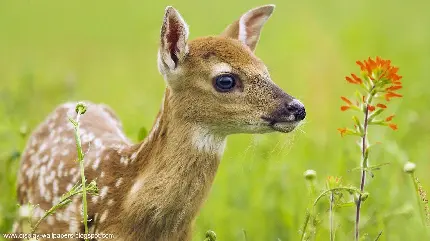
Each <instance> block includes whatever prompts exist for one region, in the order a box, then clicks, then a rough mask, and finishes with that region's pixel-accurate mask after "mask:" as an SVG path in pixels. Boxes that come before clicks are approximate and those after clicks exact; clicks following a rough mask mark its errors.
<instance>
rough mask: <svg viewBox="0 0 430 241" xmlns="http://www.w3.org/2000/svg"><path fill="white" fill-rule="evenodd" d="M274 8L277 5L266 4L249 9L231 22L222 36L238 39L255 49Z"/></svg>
mask: <svg viewBox="0 0 430 241" xmlns="http://www.w3.org/2000/svg"><path fill="white" fill-rule="evenodd" d="M274 9H275V5H265V6H261V7H258V8H254V9H251V10H249V11H248V12H247V13H245V14H243V15H242V16H241V17H240V19H239V20H237V21H236V22H234V23H232V24H230V25H229V26H228V27H227V28H226V29H225V30H224V32H223V33H222V34H221V36H224V37H229V38H234V39H238V40H240V41H242V42H243V43H244V44H245V45H247V46H248V47H249V48H250V49H251V50H252V51H254V50H255V47H256V46H257V43H258V40H259V39H260V33H261V29H262V28H263V25H264V23H266V21H267V20H268V19H269V17H270V15H272V13H273V10H274Z"/></svg>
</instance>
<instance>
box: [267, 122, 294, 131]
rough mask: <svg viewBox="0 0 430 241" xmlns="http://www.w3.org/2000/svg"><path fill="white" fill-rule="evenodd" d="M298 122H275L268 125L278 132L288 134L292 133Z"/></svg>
mask: <svg viewBox="0 0 430 241" xmlns="http://www.w3.org/2000/svg"><path fill="white" fill-rule="evenodd" d="M299 123H300V121H288V122H276V123H273V124H270V127H271V128H272V129H273V130H275V131H279V132H283V133H288V132H291V131H293V130H294V129H295V128H296V127H297V126H298V125H299Z"/></svg>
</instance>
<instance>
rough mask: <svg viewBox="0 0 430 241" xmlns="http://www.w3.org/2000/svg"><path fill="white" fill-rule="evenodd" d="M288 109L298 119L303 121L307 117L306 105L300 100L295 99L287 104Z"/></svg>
mask: <svg viewBox="0 0 430 241" xmlns="http://www.w3.org/2000/svg"><path fill="white" fill-rule="evenodd" d="M287 110H288V112H290V114H292V115H294V117H295V120H296V121H301V120H303V119H305V117H306V109H305V106H304V105H303V104H302V103H300V101H298V100H293V101H291V102H290V103H289V104H288V105H287Z"/></svg>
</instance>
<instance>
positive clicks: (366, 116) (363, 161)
mask: <svg viewBox="0 0 430 241" xmlns="http://www.w3.org/2000/svg"><path fill="white" fill-rule="evenodd" d="M374 89H375V86H372V88H371V89H370V91H369V95H368V97H367V99H366V103H365V105H364V108H365V110H364V123H363V130H364V131H363V136H362V140H361V141H362V143H361V167H362V168H363V170H362V171H361V179H360V192H361V193H363V191H364V185H365V183H366V168H367V166H368V162H367V160H368V158H367V155H366V151H367V128H368V126H369V105H370V104H371V103H372V100H373V96H374V94H375V93H374V91H373V90H374ZM361 193H360V194H359V196H358V200H357V208H356V211H355V241H358V238H359V236H360V211H361Z"/></svg>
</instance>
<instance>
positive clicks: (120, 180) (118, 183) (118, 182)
mask: <svg viewBox="0 0 430 241" xmlns="http://www.w3.org/2000/svg"><path fill="white" fill-rule="evenodd" d="M121 183H122V177H120V178H118V180H116V182H115V187H119V185H121Z"/></svg>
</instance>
